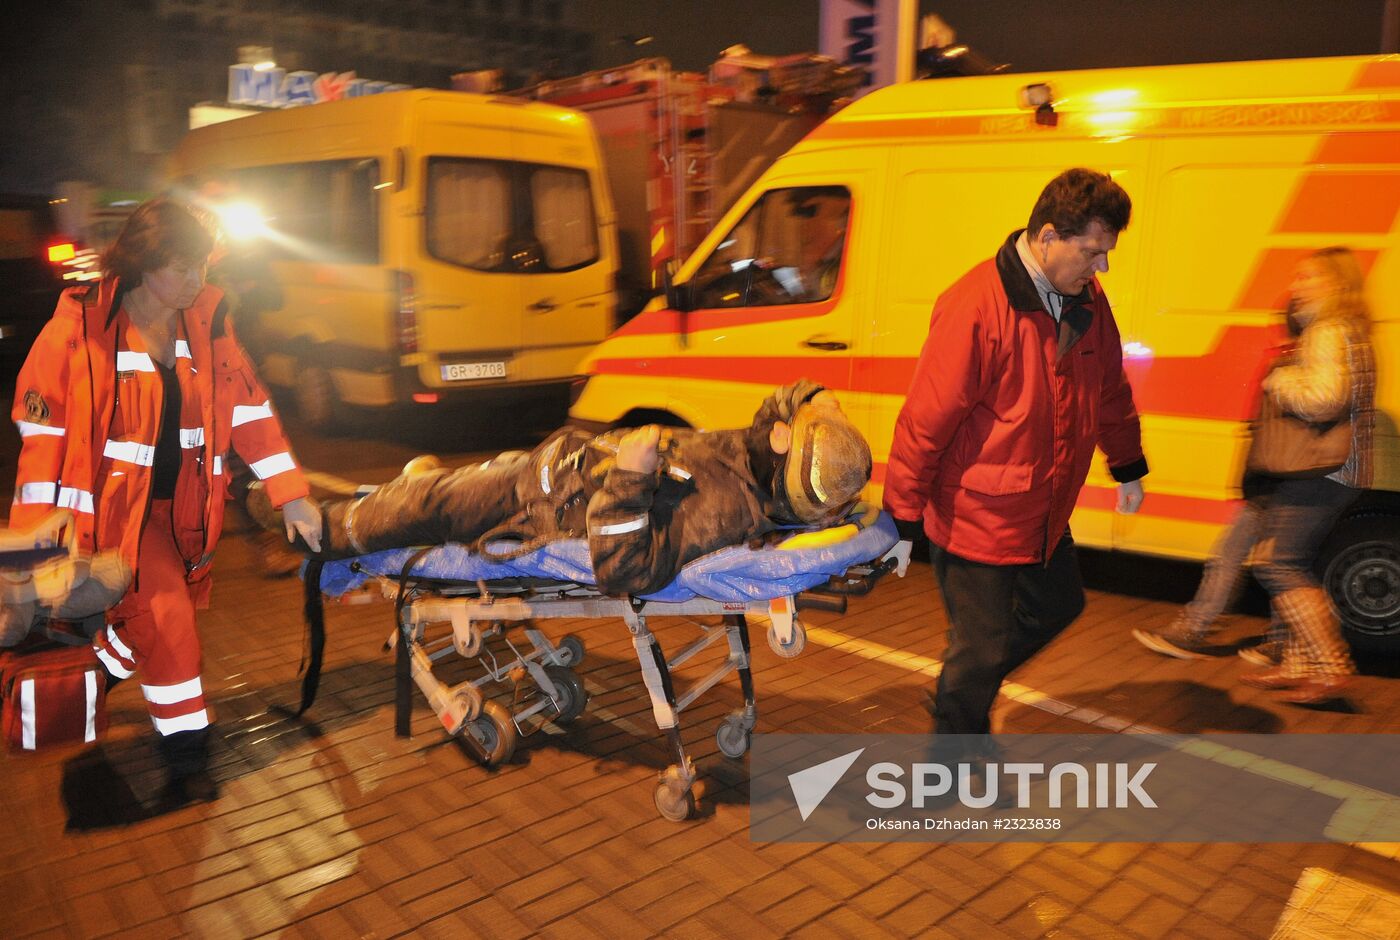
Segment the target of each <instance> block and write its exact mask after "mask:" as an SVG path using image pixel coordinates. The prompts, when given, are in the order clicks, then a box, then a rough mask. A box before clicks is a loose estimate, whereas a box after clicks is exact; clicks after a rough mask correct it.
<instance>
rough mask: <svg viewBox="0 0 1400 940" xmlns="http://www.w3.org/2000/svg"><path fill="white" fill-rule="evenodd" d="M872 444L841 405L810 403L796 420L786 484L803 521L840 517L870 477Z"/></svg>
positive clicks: (802, 408)
mask: <svg viewBox="0 0 1400 940" xmlns="http://www.w3.org/2000/svg"><path fill="white" fill-rule="evenodd" d="M870 469H871V458H870V445H869V444H867V443H866V442H865V438H864V436H862V435H861V433H860V431H859V430H857V429H856V426H855V425H854V424H852V423H851V422H850V421H849V420H847V418H846V416H845V415H844V414H843V413H842V412H841V410H840V408H839V407H837V406H835V405H831V406H822V405H818V404H815V403H808V404H805V405H803V406H802V407H801V408H799V409H798V410H797V415H796V416H795V419H794V421H793V423H792V445H791V448H790V450H789V452H788V455H787V467H786V469H785V471H784V480H783V482H784V485H785V488H786V490H787V497H788V503H789V504H790V505H791V506H792V511H793V513H794V514H796V516H797V518H799V519H801V520H802V521H803V522H811V523H821V522H832V521H835V520H836V519H839V518H841V517H842V516H844V515H845V514H846V511H847V510H849V509H850V508H851V506H853V505H854V504H855V502H856V500H857V499H858V498H859V497H860V491H861V490H862V489H864V488H865V484H866V483H868V482H870Z"/></svg>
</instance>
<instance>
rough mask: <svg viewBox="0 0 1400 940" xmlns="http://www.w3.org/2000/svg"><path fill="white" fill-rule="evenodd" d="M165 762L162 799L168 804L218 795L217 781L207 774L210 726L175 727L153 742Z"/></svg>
mask: <svg viewBox="0 0 1400 940" xmlns="http://www.w3.org/2000/svg"><path fill="white" fill-rule="evenodd" d="M156 748H157V750H159V751H160V757H161V760H162V761H163V762H164V763H165V766H166V768H167V774H168V776H167V777H166V781H165V794H164V796H165V802H166V804H167V805H170V806H184V805H186V804H189V803H209V802H212V801H214V800H216V799H218V798H219V784H218V782H217V781H216V780H215V779H214V778H213V777H212V776H210V775H209V729H208V728H201V729H199V730H198V731H177V732H175V733H174V734H167V735H165V736H163V737H162V738H160V739H159V740H158V741H157V742H156Z"/></svg>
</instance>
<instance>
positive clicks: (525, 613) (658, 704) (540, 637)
mask: <svg viewBox="0 0 1400 940" xmlns="http://www.w3.org/2000/svg"><path fill="white" fill-rule="evenodd" d="M380 580H381V582H382V583H383V588H384V590H385V592H386V593H388V592H390V591H394V592H396V594H397V596H396V608H397V611H398V615H397V619H398V623H397V627H396V630H395V633H394V636H393V637H391V640H390V642H391V643H393V644H394V646H395V648H396V651H397V652H396V667H395V733H396V734H397V735H399V736H400V737H407V736H409V735H410V733H411V732H410V714H411V711H412V686H413V685H417V686H418V688H419V690H420V691H421V692H422V693H423V695H424V697H425V698H426V699H427V700H428V703H429V705H430V706H431V707H432V709H433V711H434V713H435V714H436V715H437V717H438V720H439V722H440V723H441V724H442V726H443V728H444V730H445V731H446V732H447V733H448V734H449V735H452V736H454V737H459V738H460V739H461V740H462V741H463V743H464V745H465V746H466V747H467V749H468V750H469V751H470V752H471V753H472V755H473V756H474V757H476V758H477V759H478V760H479V761H481V762H482V763H484V764H487V765H494V764H498V763H501V762H503V761H505V760H508V759H509V757H510V754H511V753H512V752H513V750H514V746H515V742H516V740H518V738H519V737H521V736H524V735H525V734H528V733H530V732H528V731H527V730H526V727H525V722H527V721H528V720H529V719H532V718H534V717H535V716H537V715H544V717H545V718H546V720H550V719H552V720H554V721H556V722H558V723H560V724H568V723H569V722H571V721H573V720H574V719H575V718H577V717H578V716H579V715H580V714H582V712H583V710H584V708H585V707H586V704H587V692H586V691H585V690H584V687H583V683H582V681H581V680H580V679H579V678H578V676H577V674H576V673H574V672H573V670H572V667H574V666H577V665H578V664H579V662H581V661H582V658H583V656H584V647H583V644H582V643H581V642H580V641H579V640H578V639H577V638H576V637H572V636H567V637H564V638H562V639H561V641H560V643H559V644H557V645H556V644H555V643H553V642H551V641H550V639H549V638H548V637H547V636H546V635H545V633H544V631H542V630H541V629H539V627H538V626H536V625H535V622H536V621H538V620H544V619H554V618H574V619H577V618H589V619H595V618H614V617H616V618H621V619H622V621H623V622H624V623H625V624H626V625H627V630H628V633H629V634H630V635H631V638H632V645H633V650H634V652H635V653H636V656H637V662H638V665H639V666H640V668H641V672H642V679H643V683H644V685H645V687H646V690H647V696H648V698H649V700H650V704H651V711H652V717H653V719H654V720H655V722H656V726H657V729H658V730H659V731H661V732H663V733H664V734H665V736H666V741H667V747H668V750H669V753H670V757H671V761H672V762H671V763H670V765H669V766H667V767H666V769H665V770H663V771H662V772H661V773H660V775H659V780H658V782H657V784H656V787H655V790H654V791H653V800H654V802H655V804H656V808H657V811H658V812H659V813H660V814H661V815H662V816H663V817H665V818H666V819H670V820H673V821H682V820H685V819H689V818H691V817H693V816H694V815H695V813H696V793H695V784H696V781H697V774H696V771H695V764H694V761H693V760H692V759H691V758H690V756H689V754H688V753H687V752H686V749H685V745H684V743H683V741H682V739H681V721H680V718H681V714H682V713H683V712H684V711H685V710H686V709H687V708H689V707H691V706H692V705H693V704H695V702H696V701H697V700H699V699H700V697H701V696H703V695H704V694H705V693H706V692H708V691H709V690H710V689H712V688H714V687H715V686H716V685H718V684H719V683H720V682H722V681H724V680H725V679H726V678H727V677H728V676H729V675H730V674H731V673H736V672H737V673H738V675H739V683H740V687H741V689H742V692H743V698H744V704H743V707H742V708H740V709H739V710H737V711H735V712H733V713H732V714H730V715H728V716H727V717H725V718H724V719H723V720H722V721H721V722H720V723H719V726H718V727H717V728H716V730H715V740H716V743H717V744H718V746H719V749H720V751H721V753H723V754H724V755H725V756H727V757H730V758H734V759H738V758H741V757H743V755H744V754H745V753H746V752H747V751H748V749H749V744H750V741H751V737H752V733H753V729H754V726H755V725H756V724H757V721H758V706H757V703H756V701H755V696H754V683H753V672H752V669H751V656H750V645H749V631H748V619H747V618H748V616H750V615H755V614H761V615H763V616H764V617H767V618H768V620H769V623H770V625H769V628H768V634H767V638H768V645H769V646H770V648H772V650H773V651H774V652H775V653H776V654H777V655H778V656H780V657H783V658H785V659H790V658H793V657H796V656H798V655H799V654H800V653H801V652H802V650H803V649H804V648H805V647H806V642H807V635H806V630H805V628H804V627H803V625H802V623H801V621H800V620H799V618H798V617H797V614H796V611H797V607H798V606H799V602H798V598H797V597H796V596H794V595H786V596H782V597H777V598H773V599H771V600H753V601H745V602H729V601H717V600H711V599H708V598H701V597H695V598H691V599H689V600H684V601H648V600H640V599H636V598H627V597H615V596H608V595H604V594H600V593H598V592H597V590H596V589H594V588H593V587H591V586H588V585H582V584H577V583H573V582H549V581H539V580H536V579H510V580H508V581H504V582H490V583H483V582H473V583H468V582H441V581H435V582H424V581H416V580H414V579H409V580H408V581H405V582H402V583H400V582H398V581H395V580H393V579H391V578H388V577H385V576H381V577H380ZM804 606H821V607H825V608H827V609H840V610H844V607H845V604H844V598H832V599H808V600H806V601H804ZM652 616H659V617H682V618H687V619H689V618H693V617H699V616H719V617H721V618H723V619H722V623H723V627H722V628H720V627H713V626H708V625H705V624H701V623H699V622H696V621H693V620H691V621H690V622H691V624H692V625H693V626H695V627H696V628H697V629H698V630H699V631H700V636H699V637H698V639H696V640H694V641H693V642H691V643H689V644H688V645H686V646H685V647H684V648H683V649H682V650H680V651H679V652H678V653H676V654H675V655H674V656H672V657H670V658H669V659H668V658H667V657H666V655H665V653H664V651H663V650H662V647H661V644H660V641H659V640H658V639H657V637H656V635H655V634H654V633H653V632H652V631H651V629H650V627H648V625H647V618H648V617H652ZM516 623H518V624H522V625H523V627H524V634H525V637H526V639H527V640H528V641H529V645H530V648H529V649H528V650H522V649H521V648H520V647H519V646H517V645H516V644H515V643H514V642H512V641H511V640H510V638H509V636H508V635H507V634H508V625H509V624H516ZM444 624H445V625H449V626H450V628H451V630H450V634H448V635H447V636H439V635H434V636H432V637H431V638H430V636H429V628H436V627H439V626H441V625H444ZM491 637H501V638H503V639H504V642H505V644H506V646H507V647H508V649H509V650H510V656H509V657H507V658H506V661H505V663H504V664H503V663H502V662H501V658H500V657H497V656H496V655H495V654H494V653H492V652H491V651H490V650H489V649H488V648H487V646H486V640H487V639H488V638H491ZM721 641H724V642H726V643H727V646H728V651H727V654H726V656H725V658H724V660H723V661H721V662H720V663H719V664H718V665H717V666H716V667H715V668H714V669H713V670H711V671H710V672H709V673H708V674H707V675H705V676H704V677H703V678H701V679H699V680H698V681H696V682H694V683H693V684H692V685H690V686H689V687H688V688H686V689H685V690H683V691H680V692H678V691H677V690H676V684H675V681H674V678H673V673H672V670H674V669H675V668H677V667H679V666H681V665H682V664H684V663H686V662H688V661H689V660H691V659H692V658H694V657H695V656H697V655H698V654H700V653H701V652H703V651H704V650H706V649H708V648H709V647H711V646H714V645H715V644H717V643H719V642H721ZM453 652H455V653H457V654H458V655H460V656H463V657H467V658H476V659H477V660H478V663H479V664H480V665H481V666H482V674H481V675H480V676H479V677H478V678H474V679H467V680H465V681H462V682H459V683H456V684H454V685H448V684H447V683H444V682H443V681H442V680H440V679H439V678H438V677H437V676H436V675H434V672H433V667H434V664H435V663H437V662H438V661H440V660H441V659H443V658H444V657H446V656H448V655H450V654H451V653H453ZM527 680H528V682H529V683H530V684H532V685H533V687H534V688H533V690H532V691H533V694H532V695H530V696H529V697H527V698H526V699H525V701H524V703H523V705H522V706H521V707H519V708H517V709H514V710H512V709H507V708H505V707H504V706H502V705H500V704H499V703H497V702H494V701H489V700H487V699H486V697H485V694H484V691H485V689H486V687H487V686H489V685H492V684H497V683H502V682H505V681H514V682H515V684H516V687H517V702H518V701H519V698H520V696H519V694H518V690H519V688H520V686H521V684H522V683H524V682H525V681H527Z"/></svg>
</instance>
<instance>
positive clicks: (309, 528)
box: [282, 496, 321, 552]
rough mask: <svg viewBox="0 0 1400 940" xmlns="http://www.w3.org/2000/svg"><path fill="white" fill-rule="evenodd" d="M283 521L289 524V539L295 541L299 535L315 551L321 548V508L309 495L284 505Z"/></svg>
mask: <svg viewBox="0 0 1400 940" xmlns="http://www.w3.org/2000/svg"><path fill="white" fill-rule="evenodd" d="M282 521H283V522H284V523H286V526H287V541H288V542H295V541H296V537H297V536H298V535H300V536H301V540H302V541H303V542H305V543H306V547H307V548H309V549H311V550H312V551H313V552H319V551H320V550H321V508H320V507H319V506H317V505H316V502H315V501H314V500H313V499H311V497H309V496H302V497H300V498H298V499H294V500H292V501H291V502H289V503H287V504H285V505H284V506H283V507H282Z"/></svg>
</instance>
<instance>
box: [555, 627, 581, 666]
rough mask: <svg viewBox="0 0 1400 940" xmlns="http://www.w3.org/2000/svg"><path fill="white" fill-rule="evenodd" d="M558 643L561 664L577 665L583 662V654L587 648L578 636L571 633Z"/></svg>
mask: <svg viewBox="0 0 1400 940" xmlns="http://www.w3.org/2000/svg"><path fill="white" fill-rule="evenodd" d="M558 645H559V652H560V654H561V655H560V662H559V665H561V666H577V665H578V664H579V663H581V662H583V654H584V652H585V650H586V649H587V648H586V647H585V646H584V645H583V641H582V640H580V639H579V638H578V637H576V636H574V635H573V634H572V633H570V634H568V635H567V636H565V637H564V638H563V639H562V640H560V641H559V644H558Z"/></svg>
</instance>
